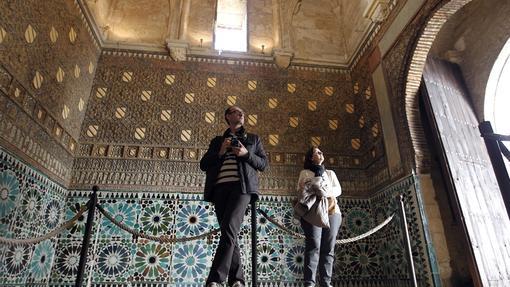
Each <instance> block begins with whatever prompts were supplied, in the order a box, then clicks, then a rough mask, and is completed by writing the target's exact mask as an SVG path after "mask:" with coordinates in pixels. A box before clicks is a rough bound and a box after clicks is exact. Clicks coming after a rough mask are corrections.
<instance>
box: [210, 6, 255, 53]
mask: <svg viewBox="0 0 510 287" xmlns="http://www.w3.org/2000/svg"><path fill="white" fill-rule="evenodd" d="M217 1H218V2H217V6H216V7H217V8H216V23H215V25H214V49H216V50H219V51H235V52H246V51H247V47H248V43H247V42H248V36H247V32H248V29H247V23H248V16H247V15H248V13H247V2H246V1H247V0H217Z"/></svg>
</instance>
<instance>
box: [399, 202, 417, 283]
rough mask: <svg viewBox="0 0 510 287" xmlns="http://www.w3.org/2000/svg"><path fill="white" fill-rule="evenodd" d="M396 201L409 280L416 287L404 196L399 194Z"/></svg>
mask: <svg viewBox="0 0 510 287" xmlns="http://www.w3.org/2000/svg"><path fill="white" fill-rule="evenodd" d="M397 200H398V204H399V206H398V208H397V209H398V211H399V214H400V219H401V221H400V222H401V226H402V233H403V234H404V244H405V245H406V246H405V247H406V251H407V252H406V253H407V260H408V261H409V276H411V278H410V280H412V281H413V285H412V286H414V287H418V281H417V280H416V271H415V269H414V261H413V252H412V250H411V237H410V236H409V229H408V226H407V219H406V209H405V205H404V195H403V194H401V195H400V196H398V198H397Z"/></svg>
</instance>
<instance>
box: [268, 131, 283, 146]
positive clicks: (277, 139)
mask: <svg viewBox="0 0 510 287" xmlns="http://www.w3.org/2000/svg"><path fill="white" fill-rule="evenodd" d="M268 141H269V144H270V145H272V146H276V145H278V143H279V142H280V136H279V135H277V134H270V135H269V138H268Z"/></svg>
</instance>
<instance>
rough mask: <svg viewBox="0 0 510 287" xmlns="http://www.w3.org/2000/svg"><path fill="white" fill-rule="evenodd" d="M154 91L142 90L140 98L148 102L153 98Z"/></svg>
mask: <svg viewBox="0 0 510 287" xmlns="http://www.w3.org/2000/svg"><path fill="white" fill-rule="evenodd" d="M151 95H152V91H142V94H141V95H140V99H141V100H142V101H144V102H148V101H150V99H151Z"/></svg>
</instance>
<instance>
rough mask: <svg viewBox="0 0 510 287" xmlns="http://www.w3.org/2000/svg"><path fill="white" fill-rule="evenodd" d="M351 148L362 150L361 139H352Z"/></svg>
mask: <svg viewBox="0 0 510 287" xmlns="http://www.w3.org/2000/svg"><path fill="white" fill-rule="evenodd" d="M351 147H352V148H353V149H355V150H358V149H360V147H361V140H360V139H359V138H354V139H351Z"/></svg>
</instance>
